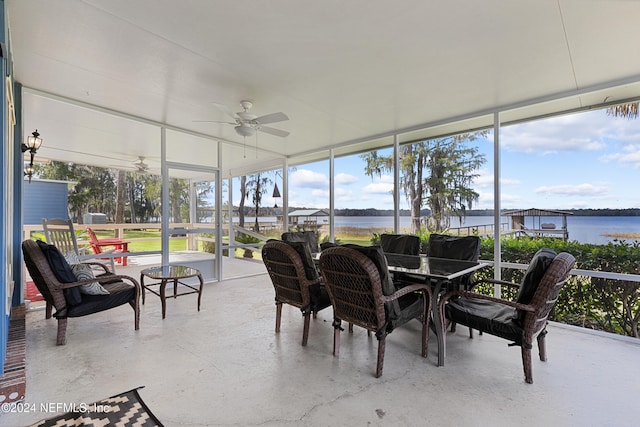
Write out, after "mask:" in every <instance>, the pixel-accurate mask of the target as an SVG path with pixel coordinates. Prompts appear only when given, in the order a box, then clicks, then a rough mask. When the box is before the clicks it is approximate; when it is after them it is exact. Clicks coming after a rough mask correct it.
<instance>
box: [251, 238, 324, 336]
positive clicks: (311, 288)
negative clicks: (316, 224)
mask: <svg viewBox="0 0 640 427" xmlns="http://www.w3.org/2000/svg"><path fill="white" fill-rule="evenodd" d="M262 261H263V262H264V265H265V267H266V268H267V272H268V273H269V277H271V282H272V283H273V287H274V289H275V292H276V297H275V300H276V332H280V319H281V317H282V304H290V305H292V306H294V307H298V308H299V309H300V311H302V315H303V316H304V329H303V332H302V345H303V346H306V345H307V340H308V338H309V323H310V318H311V315H312V314H313V317H314V318H315V317H316V313H318V311H320V310H322V309H324V308H327V307H329V306H330V305H331V302H330V301H329V296H328V295H327V291H326V289H325V287H324V286H323V285H322V284H321V281H320V277H319V275H318V272H317V270H316V268H315V266H314V264H313V259H312V258H311V253H310V252H309V247H308V246H307V245H306V243H304V242H291V243H285V242H282V241H280V240H269V241H268V242H267V243H265V245H264V246H263V247H262Z"/></svg>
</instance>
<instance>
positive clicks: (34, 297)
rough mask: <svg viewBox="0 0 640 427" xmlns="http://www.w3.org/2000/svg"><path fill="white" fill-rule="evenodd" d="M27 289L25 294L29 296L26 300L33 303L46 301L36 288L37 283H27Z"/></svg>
mask: <svg viewBox="0 0 640 427" xmlns="http://www.w3.org/2000/svg"><path fill="white" fill-rule="evenodd" d="M25 287H26V288H27V289H26V292H25V293H26V294H27V295H26V296H25V299H28V300H29V301H31V302H36V301H44V297H43V296H42V294H41V293H40V291H39V290H38V288H37V287H36V284H35V283H33V282H32V281H27V282H26V283H25Z"/></svg>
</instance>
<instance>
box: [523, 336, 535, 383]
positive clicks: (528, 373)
mask: <svg viewBox="0 0 640 427" xmlns="http://www.w3.org/2000/svg"><path fill="white" fill-rule="evenodd" d="M528 347H529V348H527V345H526V344H525V343H523V344H522V367H523V369H524V380H525V382H526V383H527V384H533V372H532V368H531V346H528Z"/></svg>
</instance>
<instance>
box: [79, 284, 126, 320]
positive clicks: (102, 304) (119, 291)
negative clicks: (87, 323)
mask: <svg viewBox="0 0 640 427" xmlns="http://www.w3.org/2000/svg"><path fill="white" fill-rule="evenodd" d="M104 288H105V289H106V290H107V291H108V292H109V295H84V296H83V298H82V304H79V305H76V306H73V307H70V308H69V310H68V311H67V317H80V316H86V315H88V314H93V313H98V312H100V311H104V310H108V309H110V308H113V307H118V306H119V305H122V304H126V303H128V302H129V301H134V298H135V295H136V288H135V287H134V286H133V285H130V284H128V283H124V282H116V283H110V284H105V285H104Z"/></svg>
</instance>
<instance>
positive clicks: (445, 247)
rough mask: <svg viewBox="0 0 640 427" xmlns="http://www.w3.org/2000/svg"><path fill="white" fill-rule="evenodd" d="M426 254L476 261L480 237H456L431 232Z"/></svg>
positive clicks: (478, 254)
mask: <svg viewBox="0 0 640 427" xmlns="http://www.w3.org/2000/svg"><path fill="white" fill-rule="evenodd" d="M428 255H429V256H430V257H434V258H449V259H459V260H463V261H477V260H478V258H479V257H480V238H479V237H478V236H464V237H457V236H447V235H445V234H431V235H430V236H429V249H428Z"/></svg>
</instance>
